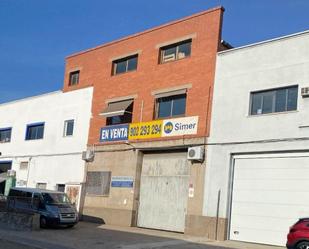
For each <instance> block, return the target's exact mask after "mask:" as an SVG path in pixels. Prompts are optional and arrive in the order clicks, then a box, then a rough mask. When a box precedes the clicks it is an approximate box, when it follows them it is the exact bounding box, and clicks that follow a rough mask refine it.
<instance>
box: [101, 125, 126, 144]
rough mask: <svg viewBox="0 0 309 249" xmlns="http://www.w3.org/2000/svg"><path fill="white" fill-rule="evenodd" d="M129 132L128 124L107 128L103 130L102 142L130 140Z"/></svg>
mask: <svg viewBox="0 0 309 249" xmlns="http://www.w3.org/2000/svg"><path fill="white" fill-rule="evenodd" d="M128 130H129V125H128V124H124V125H113V126H105V127H103V128H101V135H100V141H101V142H110V141H122V140H128Z"/></svg>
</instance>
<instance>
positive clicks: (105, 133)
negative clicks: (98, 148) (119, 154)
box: [100, 116, 198, 142]
mask: <svg viewBox="0 0 309 249" xmlns="http://www.w3.org/2000/svg"><path fill="white" fill-rule="evenodd" d="M197 129H198V116H193V117H184V118H174V119H164V120H155V121H150V122H141V123H133V124H122V125H113V126H106V127H103V128H102V129H101V134H100V141H101V142H112V141H124V140H138V139H149V138H160V137H172V136H183V135H194V134H197Z"/></svg>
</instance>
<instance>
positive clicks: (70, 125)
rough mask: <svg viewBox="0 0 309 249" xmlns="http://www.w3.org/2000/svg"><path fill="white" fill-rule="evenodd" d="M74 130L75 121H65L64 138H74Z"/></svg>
mask: <svg viewBox="0 0 309 249" xmlns="http://www.w3.org/2000/svg"><path fill="white" fill-rule="evenodd" d="M73 130H74V120H73V119H71V120H66V121H64V131H63V136H64V137H67V136H73Z"/></svg>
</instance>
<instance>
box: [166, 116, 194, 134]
mask: <svg viewBox="0 0 309 249" xmlns="http://www.w3.org/2000/svg"><path fill="white" fill-rule="evenodd" d="M197 126H198V116H195V117H186V118H174V119H166V120H163V130H162V137H171V136H183V135H193V134H196V133H197Z"/></svg>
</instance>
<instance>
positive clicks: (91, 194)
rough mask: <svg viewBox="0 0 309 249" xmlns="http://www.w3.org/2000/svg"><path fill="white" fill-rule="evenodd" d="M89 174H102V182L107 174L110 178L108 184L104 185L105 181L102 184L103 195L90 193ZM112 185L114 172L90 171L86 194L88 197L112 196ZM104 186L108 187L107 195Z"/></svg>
mask: <svg viewBox="0 0 309 249" xmlns="http://www.w3.org/2000/svg"><path fill="white" fill-rule="evenodd" d="M89 173H100V174H101V176H102V180H104V179H103V178H104V176H103V174H104V173H105V174H107V176H108V178H109V179H108V182H107V183H106V184H103V181H102V182H101V188H102V189H101V190H102V193H99V194H98V193H89V192H88V183H89V180H88V179H89V178H88V177H89V176H88V174H89ZM111 183H112V171H88V172H87V175H86V190H85V192H86V195H88V196H105V197H108V196H110V192H111ZM104 185H105V186H108V189H107V191H105V193H104Z"/></svg>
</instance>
